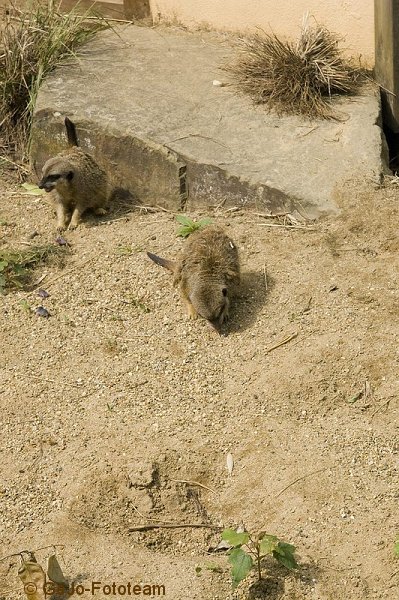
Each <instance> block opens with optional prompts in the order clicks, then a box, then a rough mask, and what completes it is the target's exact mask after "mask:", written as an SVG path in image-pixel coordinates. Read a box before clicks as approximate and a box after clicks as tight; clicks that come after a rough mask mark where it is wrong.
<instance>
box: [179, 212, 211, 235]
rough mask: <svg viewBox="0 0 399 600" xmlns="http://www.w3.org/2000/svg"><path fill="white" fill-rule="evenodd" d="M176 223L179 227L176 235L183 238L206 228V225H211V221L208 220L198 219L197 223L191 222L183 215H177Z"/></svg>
mask: <svg viewBox="0 0 399 600" xmlns="http://www.w3.org/2000/svg"><path fill="white" fill-rule="evenodd" d="M176 221H177V222H178V223H180V225H181V227H179V229H178V230H177V232H176V235H178V236H180V237H183V238H186V237H188V236H189V235H191V234H192V233H193V232H194V231H197V230H198V229H202V228H203V227H206V226H207V225H209V224H210V223H212V219H209V218H205V219H200V220H199V221H193V220H192V219H190V218H189V217H186V216H185V215H177V217H176Z"/></svg>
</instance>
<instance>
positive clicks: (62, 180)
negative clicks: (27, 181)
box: [39, 156, 74, 192]
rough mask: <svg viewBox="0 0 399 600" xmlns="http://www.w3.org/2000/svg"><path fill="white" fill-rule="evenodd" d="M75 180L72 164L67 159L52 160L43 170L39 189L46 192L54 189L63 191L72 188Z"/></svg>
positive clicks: (57, 158) (55, 158)
mask: <svg viewBox="0 0 399 600" xmlns="http://www.w3.org/2000/svg"><path fill="white" fill-rule="evenodd" d="M73 178H74V170H73V167H72V165H71V163H70V162H69V161H68V160H66V159H65V158H61V157H57V156H56V157H54V158H50V159H49V160H48V161H47V162H46V163H45V165H44V167H43V170H42V178H41V180H40V183H39V188H40V189H42V190H45V191H46V192H51V191H52V190H54V189H58V190H59V191H61V190H62V189H63V188H64V189H65V187H70V185H71V182H72V180H73Z"/></svg>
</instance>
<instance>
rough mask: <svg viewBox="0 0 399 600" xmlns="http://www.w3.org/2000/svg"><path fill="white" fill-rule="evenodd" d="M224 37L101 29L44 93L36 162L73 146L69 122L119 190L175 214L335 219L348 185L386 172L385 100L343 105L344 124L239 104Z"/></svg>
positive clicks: (36, 125)
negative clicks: (216, 210) (236, 212)
mask: <svg viewBox="0 0 399 600" xmlns="http://www.w3.org/2000/svg"><path fill="white" fill-rule="evenodd" d="M231 56H232V49H231V47H230V43H229V40H228V38H226V37H223V36H219V35H216V34H209V33H188V32H184V31H180V30H172V29H156V28H155V29H150V28H144V27H135V26H133V25H132V26H128V27H127V28H125V29H120V30H118V32H117V34H116V33H115V32H111V31H109V32H105V33H103V34H101V35H99V36H98V38H97V39H96V40H95V41H94V42H92V43H91V45H90V46H89V47H88V48H87V49H86V51H85V53H84V56H83V57H82V58H81V59H80V61H79V64H78V65H76V64H75V65H73V66H65V67H62V68H60V69H58V70H57V71H55V72H54V74H53V75H51V76H50V77H49V78H48V79H47V80H46V82H45V84H44V85H43V86H42V88H41V90H40V93H39V97H38V101H37V105H36V110H35V114H34V121H33V137H32V162H33V165H34V166H35V169H36V170H37V171H39V170H40V169H41V166H42V165H43V163H44V161H45V160H46V159H47V158H48V157H49V156H51V155H53V154H54V153H56V152H58V151H60V150H61V149H63V148H65V144H66V141H65V134H64V131H63V117H64V116H65V115H68V116H69V117H70V118H71V119H73V120H74V121H75V123H76V124H77V128H78V134H79V138H80V144H81V146H82V147H83V148H84V149H86V150H88V151H89V152H91V153H92V154H94V155H95V156H96V157H97V158H98V160H99V161H100V162H101V163H103V164H104V165H105V166H106V168H107V170H108V171H109V172H110V174H111V177H112V179H113V181H114V184H115V185H116V186H119V187H122V188H124V189H126V190H128V191H129V192H131V193H132V194H133V195H134V196H135V197H136V198H137V199H138V200H140V201H141V202H142V203H144V204H151V205H163V206H166V207H169V208H173V209H176V210H181V209H183V208H191V207H196V206H204V207H206V206H215V205H224V206H232V205H237V206H250V207H256V208H257V209H260V210H272V211H281V210H284V211H285V210H288V211H296V212H299V213H301V214H304V215H306V216H308V217H317V216H320V215H322V214H325V213H329V212H332V211H334V210H335V205H334V193H335V190H336V189H337V186H340V185H342V184H343V182H344V181H345V180H347V179H348V178H350V177H351V176H356V177H358V176H359V175H361V176H364V177H367V178H370V179H373V180H378V179H379V177H380V175H381V172H382V171H383V169H384V161H383V154H384V152H383V150H384V146H385V145H384V143H383V136H382V131H381V129H380V127H379V122H380V102H379V97H378V94H377V93H376V92H375V91H373V90H371V89H370V90H366V91H365V92H364V94H363V95H362V96H360V97H356V98H354V99H350V100H348V99H346V100H340V103H339V107H338V108H339V115H340V120H339V121H314V122H312V123H309V122H306V121H304V120H303V119H300V118H298V117H283V118H281V117H277V116H276V115H274V114H270V113H268V112H267V111H266V110H265V109H264V108H263V107H260V106H254V105H253V104H252V103H251V101H250V100H249V99H248V98H246V97H241V96H239V95H237V94H236V93H235V92H234V90H233V88H232V87H230V86H224V87H215V86H213V85H212V82H213V80H215V79H217V80H222V81H224V82H225V81H227V79H226V76H225V74H224V73H223V71H221V70H220V66H221V65H222V64H223V62H225V61H226V59H228V58H229V57H231Z"/></svg>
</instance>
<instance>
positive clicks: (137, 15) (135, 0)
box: [123, 0, 151, 19]
mask: <svg viewBox="0 0 399 600" xmlns="http://www.w3.org/2000/svg"><path fill="white" fill-rule="evenodd" d="M123 7H124V11H125V18H126V19H147V18H149V17H151V8H150V0H123Z"/></svg>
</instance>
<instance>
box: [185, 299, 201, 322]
mask: <svg viewBox="0 0 399 600" xmlns="http://www.w3.org/2000/svg"><path fill="white" fill-rule="evenodd" d="M183 300H184V303H185V305H186V310H187V314H188V316H189V318H190V319H196V318H197V317H198V313H197V311H196V310H195V308H194V306H193V305H192V303H191V300H190V298H188V297H187V296H183Z"/></svg>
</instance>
